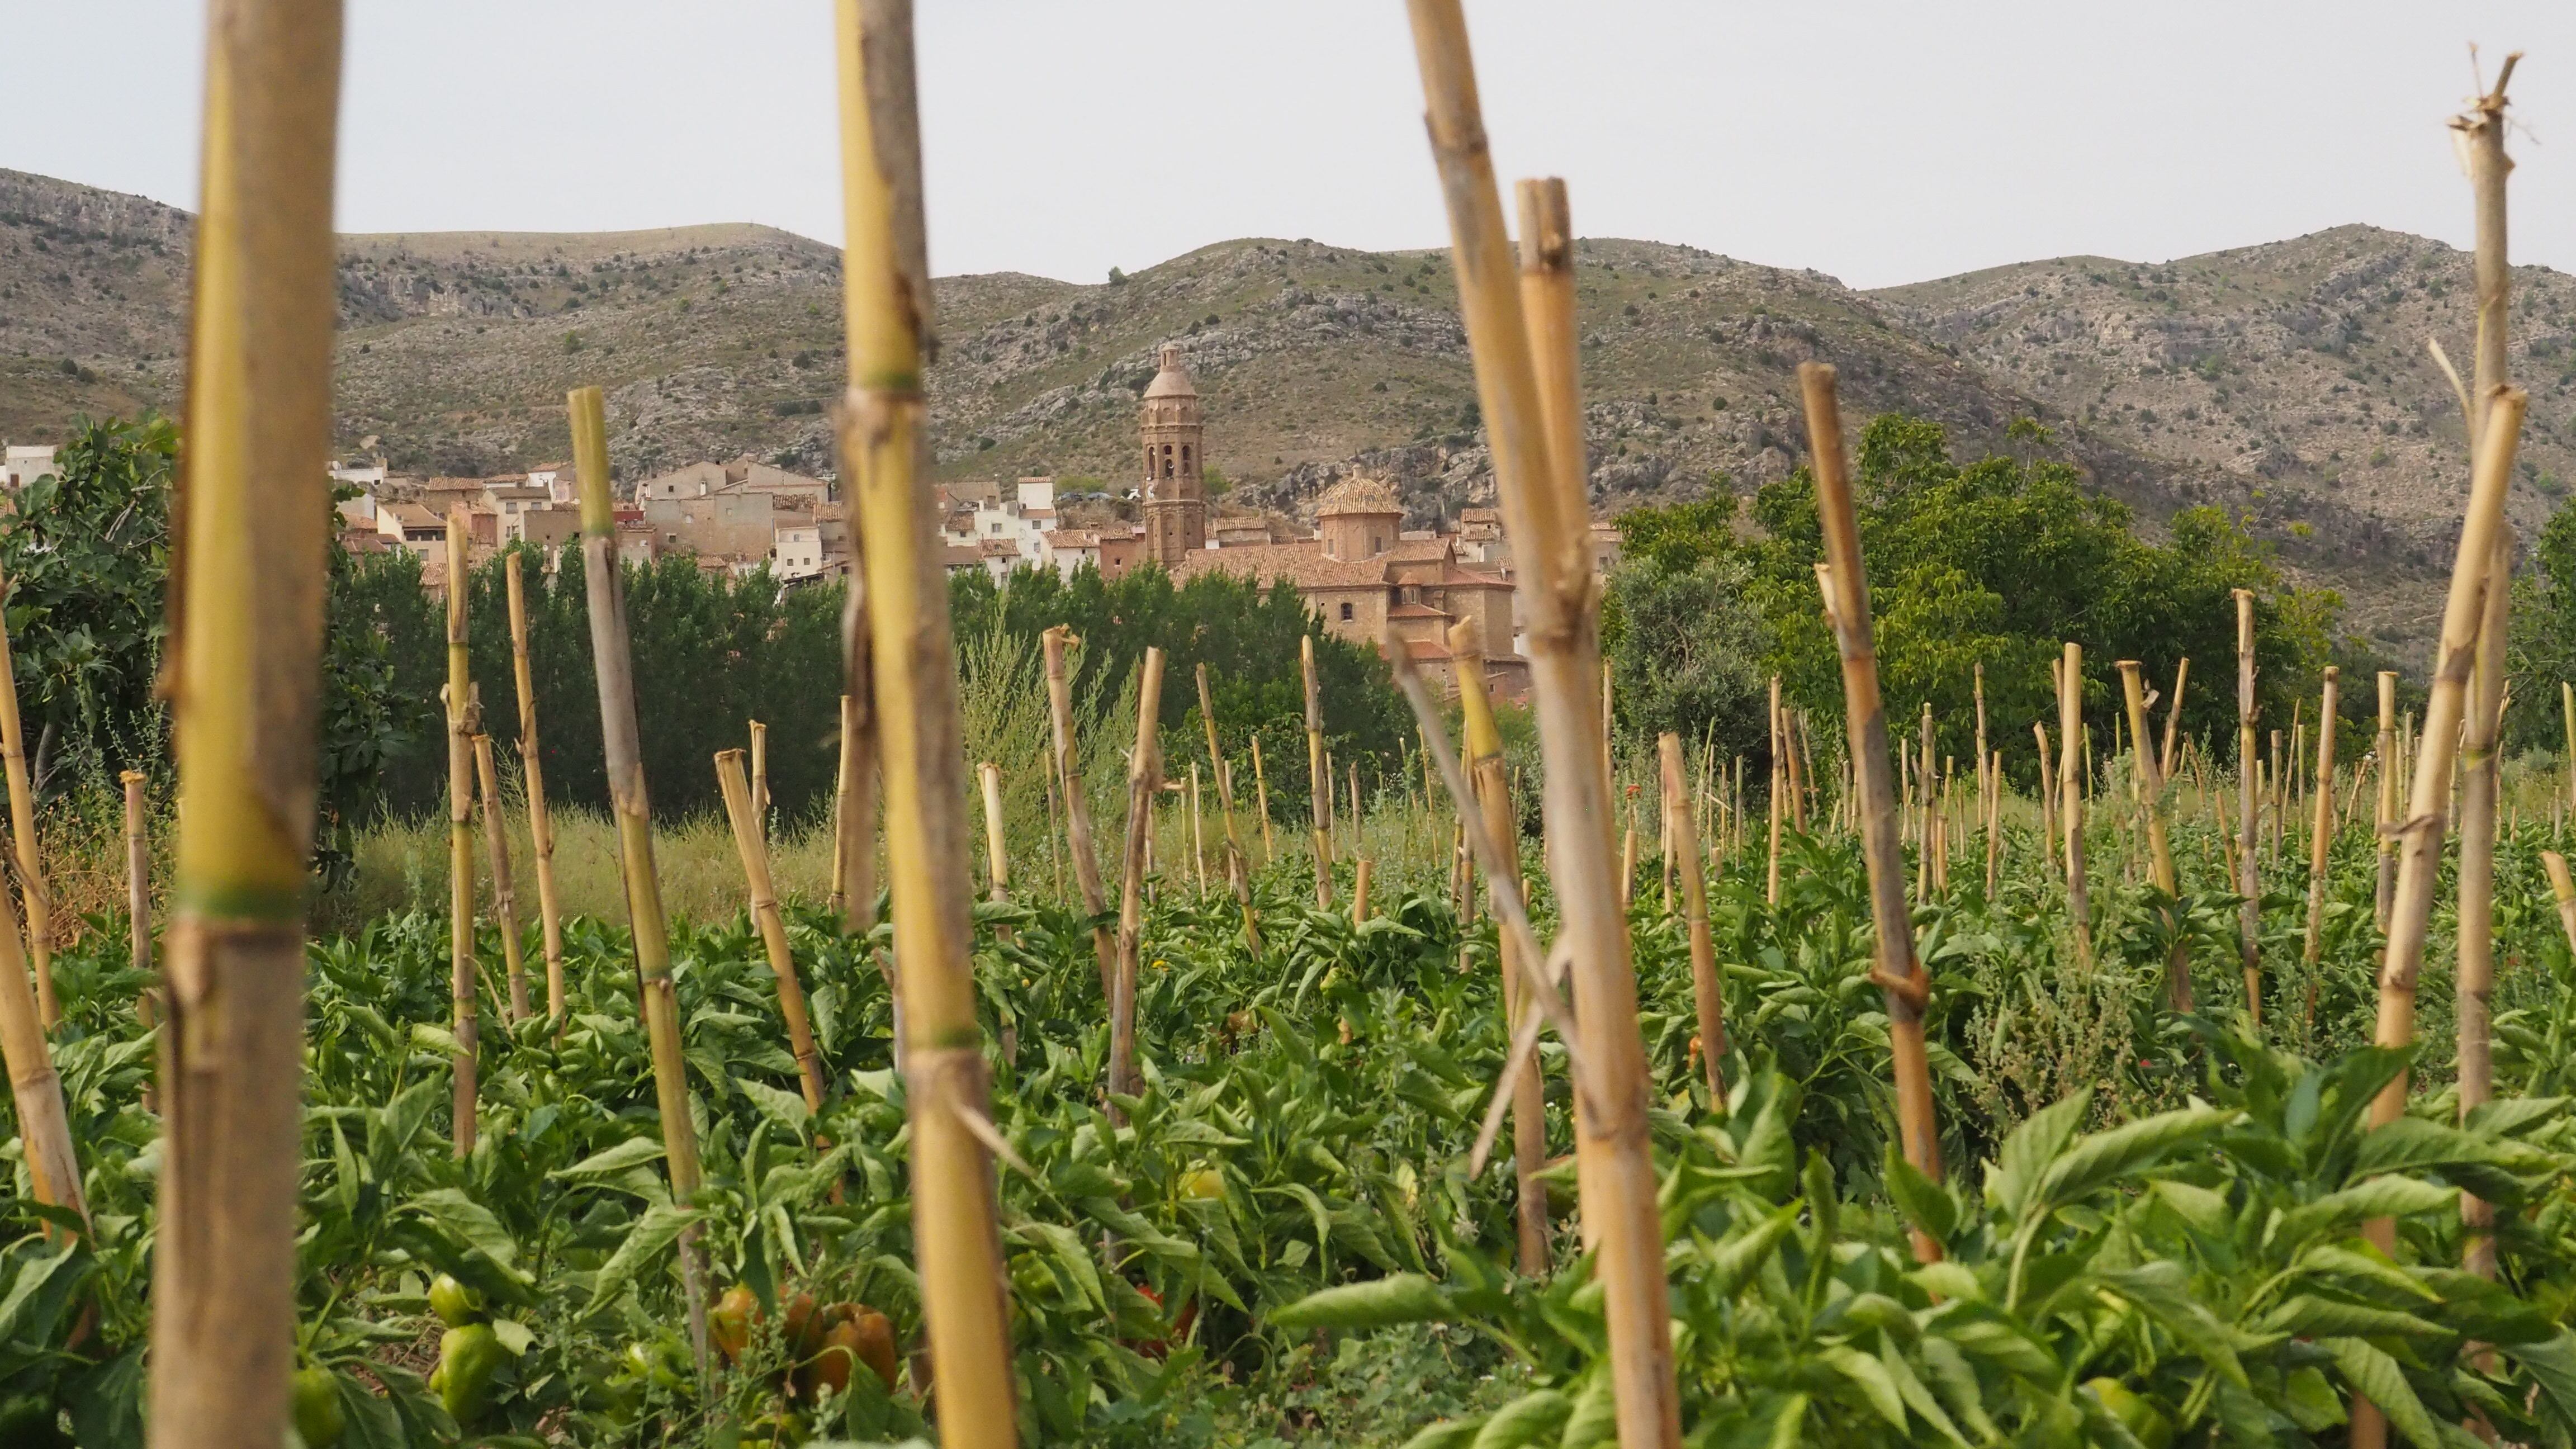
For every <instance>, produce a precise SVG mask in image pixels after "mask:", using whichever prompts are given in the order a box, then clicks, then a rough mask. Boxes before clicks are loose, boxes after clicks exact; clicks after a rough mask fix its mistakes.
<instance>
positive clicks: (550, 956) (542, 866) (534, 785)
mask: <svg viewBox="0 0 2576 1449" xmlns="http://www.w3.org/2000/svg"><path fill="white" fill-rule="evenodd" d="M501 578H502V582H503V583H504V584H505V585H506V587H507V591H508V593H509V599H510V669H511V674H512V677H513V678H514V679H515V680H516V681H517V685H518V691H519V783H520V786H521V788H522V789H523V790H524V791H525V792H526V794H527V797H528V853H529V854H530V855H532V856H534V857H535V858H536V859H535V864H536V871H537V915H538V917H539V918H540V922H541V924H542V926H543V928H544V931H545V947H546V1020H547V1021H549V1022H552V1023H553V1024H554V1028H555V1030H556V1031H557V1032H558V1033H560V1032H562V1030H563V1028H564V1025H565V1020H566V1018H565V1006H564V951H563V907H562V905H561V903H560V902H559V900H558V899H557V897H556V895H555V824H554V817H553V816H552V815H551V814H550V813H548V811H547V809H546V774H545V766H544V764H543V762H542V761H541V759H540V755H541V753H542V752H541V751H540V750H539V749H538V746H537V689H536V685H535V683H534V682H533V679H532V676H531V675H530V672H529V667H528V601H527V596H526V594H525V592H524V591H523V589H522V587H521V585H520V583H519V553H518V550H516V549H513V550H511V551H510V552H509V553H507V554H505V555H503V556H502V559H501Z"/></svg>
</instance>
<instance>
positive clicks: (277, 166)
mask: <svg viewBox="0 0 2576 1449" xmlns="http://www.w3.org/2000/svg"><path fill="white" fill-rule="evenodd" d="M205 57H206V62H205V64H206V70H205V75H206V83H205V87H204V91H203V94H204V98H205V100H204V106H205V112H204V114H205V131H204V137H203V144H202V146H201V148H200V155H201V157H202V158H203V165H204V173H203V184H202V185H201V187H200V190H199V196H200V197H201V201H200V203H199V212H198V219H197V238H196V247H195V258H196V260H195V271H194V282H193V292H194V297H193V303H192V305H191V307H190V309H189V338H188V354H189V359H188V379H189V383H188V391H187V403H186V422H185V427H184V432H185V435H186V437H187V440H188V446H187V454H186V457H185V459H184V461H183V464H182V466H183V467H184V468H185V469H186V475H187V482H186V485H185V486H184V487H183V488H181V489H180V490H179V493H178V497H177V500H176V506H175V512H176V515H177V516H176V517H175V518H174V519H173V522H172V533H173V535H174V539H175V548H174V550H173V552H174V555H175V556H174V560H173V567H172V569H171V579H170V593H171V597H172V608H171V617H172V627H171V638H170V640H169V642H168V646H167V651H166V653H165V656H164V657H165V658H166V659H167V660H168V661H169V664H170V668H171V677H172V682H173V688H172V689H171V691H170V699H171V702H172V705H171V713H172V736H173V744H174V754H175V755H176V757H177V764H178V781H179V807H178V812H177V818H178V834H177V841H176V848H175V860H174V863H173V871H172V877H171V888H170V906H171V913H170V923H169V933H168V939H167V948H166V951H165V958H166V959H165V974H164V980H165V982H166V983H167V989H168V992H169V996H168V999H167V1001H166V1003H165V1004H166V1007H167V1014H166V1018H165V1021H164V1026H165V1028H166V1029H165V1030H164V1031H163V1032H162V1034H161V1054H162V1055H161V1108H162V1115H163V1135H162V1139H161V1147H162V1151H161V1169H160V1173H159V1188H158V1205H159V1220H158V1229H157V1233H156V1236H155V1237H154V1240H153V1249H152V1273H153V1285H152V1342H151V1346H150V1351H149V1353H148V1354H147V1355H146V1357H145V1359H144V1363H145V1365H146V1371H147V1372H148V1373H149V1375H150V1388H149V1399H150V1402H149V1413H148V1415H147V1416H146V1423H147V1424H148V1425H149V1430H150V1435H151V1439H150V1442H151V1444H152V1446H153V1449H277V1445H278V1444H280V1443H281V1442H283V1441H284V1440H285V1438H286V1433H287V1423H288V1411H289V1407H290V1391H289V1387H288V1376H289V1374H290V1373H291V1372H292V1370H293V1369H294V1367H295V1322H296V1319H295V1287H296V1281H297V1278H296V1270H295V1238H296V1231H297V1227H298V1217H299V1214H298V1213H297V1211H296V1195H297V1184H298V1180H299V1178H300V1176H301V1173H302V1169H303V1161H304V1158H303V1152H302V1145H303V1144H302V1137H303V1125H302V1087H303V1082H302V1070H301V1068H302V1059H303V1027H304V973H305V959H304V901H305V888H306V862H307V860H308V859H309V858H310V854H311V850H312V843H313V828H314V802H315V793H316V774H315V761H316V752H317V751H316V736H317V729H318V722H319V719H320V714H321V691H320V683H321V659H322V638H323V624H322V612H323V596H324V592H325V568H324V560H325V557H326V555H327V552H328V548H329V534H328V528H327V524H326V520H327V519H328V518H329V517H330V505H329V502H328V499H327V494H326V489H327V476H326V474H325V471H324V469H325V465H326V463H327V461H328V459H329V456H330V452H329V450H330V444H331V341H332V336H331V334H332V326H333V321H334V314H335V311H336V307H337V302H338V290H337V285H336V282H335V280H334V271H333V267H334V261H333V254H332V245H333V243H332V234H331V190H332V188H331V178H332V164H333V157H334V154H335V150H336V146H337V132H336V123H337V118H338V115H339V77H340V6H339V4H338V3H337V0H219V3H217V4H215V5H213V6H211V7H209V13H208V20H207V26H206V47H205ZM14 915H15V913H14V912H12V911H9V910H8V909H6V906H5V895H0V1050H5V1052H6V1056H7V1060H8V1068H9V1076H10V1085H11V1087H12V1089H13V1092H14V1094H15V1096H16V1099H17V1103H18V1111H19V1131H20V1133H21V1135H22V1136H23V1137H24V1139H25V1141H26V1142H27V1144H28V1148H27V1154H26V1160H27V1165H28V1169H29V1175H30V1176H31V1178H32V1179H33V1181H34V1186H35V1191H36V1194H37V1195H38V1196H39V1197H40V1198H42V1199H44V1200H46V1201H50V1202H57V1203H67V1204H72V1205H77V1204H78V1203H79V1201H80V1198H79V1178H78V1176H77V1173H76V1172H75V1171H74V1168H73V1162H72V1157H71V1150H70V1148H71V1140H70V1133H69V1129H68V1127H67V1125H66V1124H65V1122H64V1118H63V1109H62V1105H61V1102H62V1094H61V1088H60V1086H59V1084H58V1083H57V1082H56V1081H55V1080H54V1077H53V1072H52V1068H51V1065H50V1064H49V1063H47V1062H46V1061H45V1059H44V1037H43V1033H42V1031H41V1028H40V1027H39V1026H38V1024H37V1017H36V1009H35V1002H34V1000H33V993H32V991H31V990H30V989H29V987H28V982H27V968H26V962H25V961H24V960H23V959H20V958H19V948H18V934H17V924H18V923H17V921H16V920H15V919H14ZM31 1109H32V1110H31Z"/></svg>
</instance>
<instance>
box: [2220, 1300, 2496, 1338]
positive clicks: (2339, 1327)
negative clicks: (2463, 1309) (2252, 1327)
mask: <svg viewBox="0 0 2576 1449" xmlns="http://www.w3.org/2000/svg"><path fill="white" fill-rule="evenodd" d="M2263 1326H2264V1328H2266V1329H2268V1330H2270V1331H2271V1332H2274V1333H2286V1334H2289V1335H2291V1336H2293V1337H2296V1338H2332V1337H2350V1338H2380V1337H2386V1336H2388V1335H2391V1334H2395V1335H2400V1336H2403V1337H2410V1338H2449V1337H2452V1336H2453V1335H2452V1333H2451V1330H2449V1329H2447V1328H2444V1327H2443V1326H2441V1325H2440V1324H2438V1323H2431V1322H2428V1321H2426V1320H2424V1319H2421V1318H2418V1317H2416V1316H2415V1315H2414V1314H2412V1313H2401V1312H2399V1311H2397V1310H2396V1309H2393V1308H2371V1307H2366V1306H2364V1305H2362V1304H2359V1303H2345V1302H2342V1301H2339V1300H2337V1299H2332V1298H2319V1297H2317V1296H2315V1295H2314V1294H2310V1293H2301V1294H2298V1295H2297V1296H2295V1297H2293V1298H2290V1299H2289V1300H2287V1301H2286V1302H2284V1303H2282V1304H2281V1306H2280V1307H2278V1308H2275V1309H2273V1310H2272V1311H2271V1312H2270V1313H2267V1314H2265V1315H2264V1316H2263Z"/></svg>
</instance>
